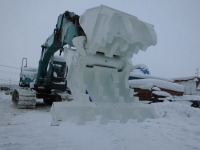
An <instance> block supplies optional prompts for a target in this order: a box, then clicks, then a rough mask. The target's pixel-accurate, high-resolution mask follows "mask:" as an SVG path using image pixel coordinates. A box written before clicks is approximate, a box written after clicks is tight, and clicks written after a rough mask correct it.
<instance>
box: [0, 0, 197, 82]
mask: <svg viewBox="0 0 200 150" xmlns="http://www.w3.org/2000/svg"><path fill="white" fill-rule="evenodd" d="M101 4H103V5H107V6H109V7H112V8H115V9H118V10H121V11H124V12H126V13H129V14H131V15H134V16H137V17H138V18H139V19H140V20H142V21H145V22H148V23H150V24H153V25H154V26H155V30H156V33H157V38H158V43H157V45H156V46H152V47H150V48H148V49H147V51H146V52H139V54H138V55H134V56H133V59H132V61H133V63H134V64H146V65H147V66H148V67H149V70H150V72H151V74H152V75H156V76H160V77H168V78H171V77H185V76H193V75H195V69H196V68H197V67H200V0H162V1H161V0H123V1H122V0H98V1H94V0H48V1H47V0H0V19H1V22H0V52H1V53H0V65H7V66H13V67H19V68H20V66H21V59H22V58H23V57H27V58H28V65H29V66H32V67H37V66H38V61H39V58H40V52H41V47H40V46H41V44H43V43H44V42H45V41H46V39H47V37H48V36H49V35H50V34H51V33H52V32H53V29H54V28H55V25H56V23H57V17H58V15H59V14H61V13H63V12H65V11H66V10H68V11H73V12H75V13H76V14H78V15H81V14H82V13H83V12H84V11H85V10H86V9H88V8H91V7H96V6H99V5H101ZM199 69H200V68H199ZM2 79H3V80H8V79H11V80H14V81H18V80H19V70H17V69H9V68H5V67H2V66H0V83H1V81H2Z"/></svg>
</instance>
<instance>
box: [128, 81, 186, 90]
mask: <svg viewBox="0 0 200 150" xmlns="http://www.w3.org/2000/svg"><path fill="white" fill-rule="evenodd" d="M129 86H130V87H131V88H141V89H149V90H151V89H152V88H153V87H155V86H156V87H159V88H163V89H168V90H173V91H179V92H183V91H184V87H183V86H182V85H179V84H176V83H171V82H167V81H163V80H157V79H140V80H129Z"/></svg>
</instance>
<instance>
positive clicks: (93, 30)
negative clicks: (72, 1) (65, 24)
mask: <svg viewBox="0 0 200 150" xmlns="http://www.w3.org/2000/svg"><path fill="white" fill-rule="evenodd" d="M79 22H80V25H81V27H82V29H83V30H84V32H85V34H86V36H79V37H75V38H74V39H73V44H74V46H75V48H76V50H74V49H71V48H69V47H66V48H65V55H64V56H65V58H66V62H67V64H68V75H67V81H68V86H69V87H70V90H71V93H72V96H73V99H74V100H73V101H70V102H68V101H65V102H54V103H53V105H52V108H51V112H52V116H53V119H52V125H57V124H59V123H60V122H61V121H63V120H71V119H72V118H73V119H74V118H79V119H76V120H78V123H83V122H84V121H90V120H94V119H95V118H96V117H95V116H102V119H101V120H102V121H101V122H108V121H109V120H120V122H126V121H127V120H128V119H131V118H137V117H135V114H138V112H141V114H144V113H142V111H138V110H140V109H139V107H138V106H141V105H138V103H139V102H138V99H137V98H136V97H133V93H134V91H133V90H132V89H130V88H129V85H128V78H129V74H130V71H131V68H132V62H131V58H132V56H133V54H137V53H138V51H139V50H146V48H147V47H149V46H151V45H155V44H156V42H157V39H156V33H155V31H154V28H153V25H151V24H148V23H145V22H143V21H140V20H139V19H138V18H137V17H135V16H132V15H129V14H127V13H124V12H121V11H118V10H115V9H112V8H109V7H107V6H103V5H102V6H99V7H95V8H91V9H88V10H86V11H85V12H84V13H83V15H82V16H81V17H80V20H79ZM142 107H143V106H142ZM145 107H146V106H145ZM145 110H148V109H145ZM145 110H143V112H145ZM136 112H137V113H136ZM73 116H76V117H73ZM73 119H72V120H73Z"/></svg>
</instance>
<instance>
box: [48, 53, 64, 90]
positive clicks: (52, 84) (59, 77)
mask: <svg viewBox="0 0 200 150" xmlns="http://www.w3.org/2000/svg"><path fill="white" fill-rule="evenodd" d="M66 74H67V65H66V61H65V60H64V59H63V58H62V57H61V56H52V58H51V60H50V63H49V67H48V71H47V81H48V82H47V84H48V86H49V88H51V89H54V90H55V89H59V90H63V91H65V90H66V87H67V80H66Z"/></svg>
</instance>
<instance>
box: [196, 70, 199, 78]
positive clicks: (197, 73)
mask: <svg viewBox="0 0 200 150" xmlns="http://www.w3.org/2000/svg"><path fill="white" fill-rule="evenodd" d="M195 74H196V75H197V78H198V77H199V68H198V67H197V69H196V73H195Z"/></svg>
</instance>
